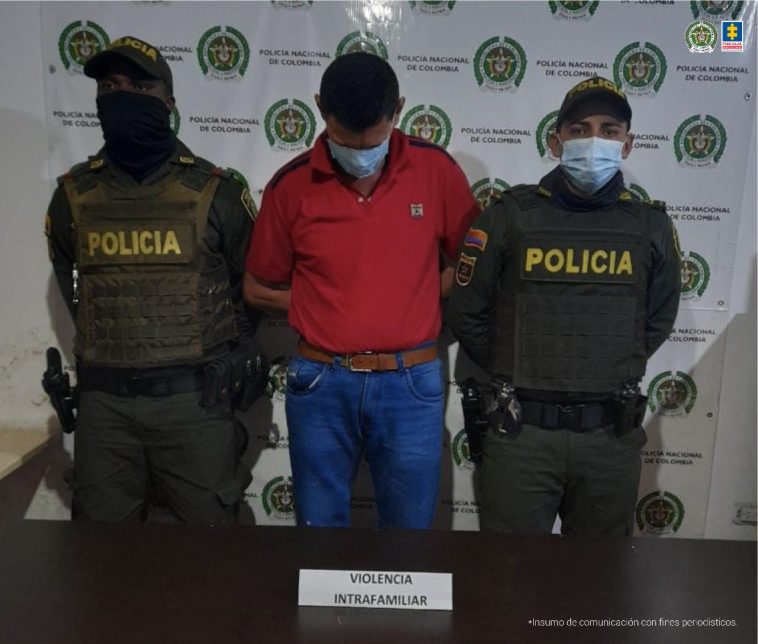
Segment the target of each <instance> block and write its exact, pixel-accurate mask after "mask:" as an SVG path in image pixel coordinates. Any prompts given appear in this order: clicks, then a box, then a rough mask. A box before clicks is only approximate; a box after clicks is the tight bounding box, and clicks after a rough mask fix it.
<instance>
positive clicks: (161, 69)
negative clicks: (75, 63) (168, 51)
mask: <svg viewBox="0 0 758 644" xmlns="http://www.w3.org/2000/svg"><path fill="white" fill-rule="evenodd" d="M119 59H122V60H123V59H127V60H130V61H131V62H133V63H134V64H135V65H137V66H138V67H139V68H140V69H142V70H143V71H144V72H145V73H146V74H147V75H148V76H149V77H150V78H155V79H157V80H162V81H163V82H164V83H166V86H167V87H168V91H169V93H173V91H174V79H173V76H172V75H171V68H170V67H169V66H168V63H167V62H166V59H165V58H163V56H162V55H161V52H160V51H158V48H157V47H154V46H153V45H151V44H150V43H146V42H145V41H144V40H140V39H139V38H134V37H133V36H123V37H122V38H119V39H118V40H114V41H113V42H112V43H111V44H110V46H109V47H108V48H107V49H105V50H103V51H101V52H100V53H99V54H95V55H94V56H93V57H92V58H90V59H89V60H88V61H87V62H86V63H85V65H84V74H85V76H89V77H90V78H96V79H97V78H102V77H103V76H105V74H107V73H108V69H109V68H110V66H111V65H112V64H113V63H114V62H115V61H116V60H119Z"/></svg>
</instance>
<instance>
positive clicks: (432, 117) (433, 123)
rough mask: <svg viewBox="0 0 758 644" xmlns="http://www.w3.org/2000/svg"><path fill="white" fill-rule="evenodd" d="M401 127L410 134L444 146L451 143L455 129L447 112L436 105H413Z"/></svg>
mask: <svg viewBox="0 0 758 644" xmlns="http://www.w3.org/2000/svg"><path fill="white" fill-rule="evenodd" d="M400 129H401V130H402V131H403V132H405V133H406V134H408V135H410V136H416V137H418V138H420V139H423V140H424V141H426V142H427V143H435V144H437V145H441V146H442V147H443V148H446V147H447V145H448V143H450V136H451V134H452V131H453V128H452V126H451V125H450V119H449V118H448V117H447V114H445V112H443V111H442V110H441V109H440V108H439V107H437V106H436V105H416V106H415V107H412V108H411V109H410V110H408V111H407V112H406V114H405V116H404V117H403V120H402V121H401V122H400Z"/></svg>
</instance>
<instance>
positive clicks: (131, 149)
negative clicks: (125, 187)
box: [97, 92, 176, 181]
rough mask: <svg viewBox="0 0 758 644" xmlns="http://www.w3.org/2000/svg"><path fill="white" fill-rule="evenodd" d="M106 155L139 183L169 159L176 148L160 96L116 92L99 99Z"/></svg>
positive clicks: (167, 112) (99, 112) (167, 113)
mask: <svg viewBox="0 0 758 644" xmlns="http://www.w3.org/2000/svg"><path fill="white" fill-rule="evenodd" d="M97 117H98V118H99V119H100V126H101V127H102V129H103V137H104V138H105V152H106V154H107V155H108V157H109V158H110V159H111V160H113V161H114V162H115V163H116V164H117V165H119V166H121V167H122V168H123V169H124V170H125V171H126V172H128V173H129V174H130V175H132V177H134V178H135V179H136V180H137V181H140V180H141V179H143V178H144V177H146V176H147V175H148V174H150V173H151V172H152V171H153V170H155V169H156V168H157V167H158V166H159V165H160V164H161V163H163V162H164V161H165V160H166V159H168V158H169V157H170V156H171V154H172V153H173V152H174V149H175V148H176V137H175V136H174V133H173V132H172V131H171V125H170V124H169V111H168V109H167V107H166V104H165V103H164V102H163V101H162V100H161V99H160V98H158V97H156V96H149V95H145V94H137V93H135V92H113V93H111V94H103V95H102V96H98V97H97Z"/></svg>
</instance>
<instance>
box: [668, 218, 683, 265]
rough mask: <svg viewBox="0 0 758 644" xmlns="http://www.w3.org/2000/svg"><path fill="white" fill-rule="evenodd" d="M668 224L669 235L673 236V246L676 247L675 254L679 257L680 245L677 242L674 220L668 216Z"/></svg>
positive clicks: (680, 254) (677, 235) (680, 252)
mask: <svg viewBox="0 0 758 644" xmlns="http://www.w3.org/2000/svg"><path fill="white" fill-rule="evenodd" d="M669 225H670V226H671V235H672V237H673V238H674V248H675V249H676V254H677V255H679V257H681V256H682V247H681V246H680V244H679V233H677V232H676V226H674V222H673V221H672V220H671V217H669Z"/></svg>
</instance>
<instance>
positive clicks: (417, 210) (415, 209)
mask: <svg viewBox="0 0 758 644" xmlns="http://www.w3.org/2000/svg"><path fill="white" fill-rule="evenodd" d="M410 211H411V218H413V219H421V218H422V217H423V216H424V204H422V203H412V204H411V205H410Z"/></svg>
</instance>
